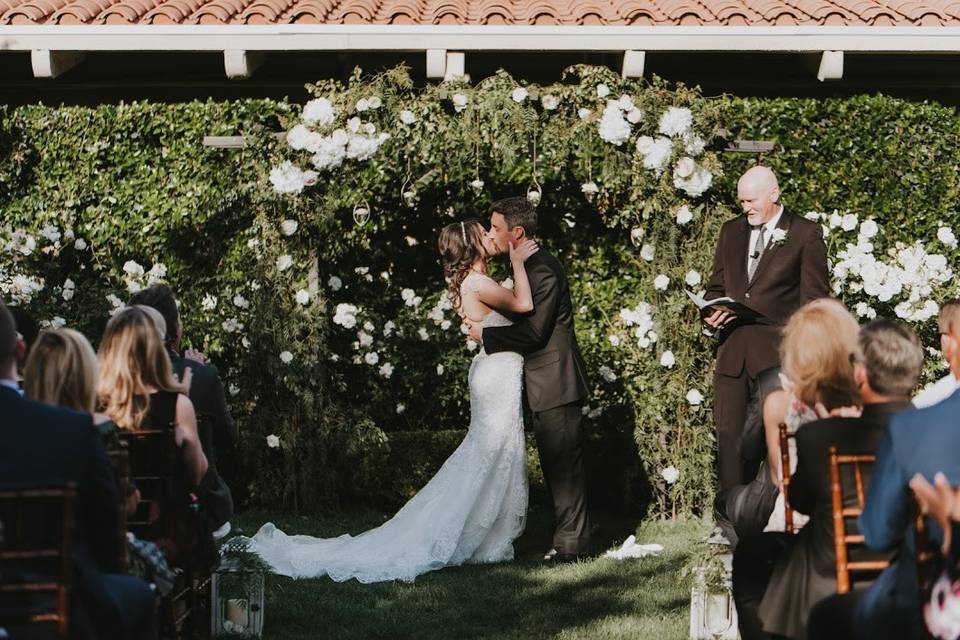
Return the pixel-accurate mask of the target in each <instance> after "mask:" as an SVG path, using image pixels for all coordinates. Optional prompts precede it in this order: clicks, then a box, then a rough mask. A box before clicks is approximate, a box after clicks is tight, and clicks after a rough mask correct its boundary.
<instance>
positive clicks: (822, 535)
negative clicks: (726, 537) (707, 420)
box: [760, 401, 910, 638]
mask: <svg viewBox="0 0 960 640" xmlns="http://www.w3.org/2000/svg"><path fill="white" fill-rule="evenodd" d="M909 407H910V403H909V402H907V401H901V402H888V403H883V404H870V405H866V406H865V407H864V409H863V415H861V416H860V417H859V418H826V419H824V420H816V421H814V422H809V423H807V424H805V425H803V426H801V427H800V429H799V430H798V431H797V469H796V472H795V473H794V474H793V477H792V479H791V481H790V505H791V506H792V507H793V508H794V509H796V510H797V511H799V512H800V513H805V514H807V515H809V516H810V521H809V522H808V523H807V524H806V526H804V527H803V528H802V529H801V530H800V533H798V534H797V535H796V536H795V539H794V541H793V544H792V546H791V547H790V548H789V550H788V551H787V552H786V553H784V555H783V556H782V557H781V558H779V559H778V562H777V565H776V567H775V568H774V572H773V575H772V577H771V580H770V586H769V587H767V592H766V593H765V594H764V599H763V602H762V603H761V605H760V616H761V619H762V620H763V627H764V629H765V630H767V631H770V632H772V633H780V634H782V635H785V636H787V637H791V638H800V637H803V629H804V628H805V627H806V621H807V617H808V616H809V614H810V610H811V609H812V608H813V605H815V604H816V603H817V602H819V601H820V600H821V599H823V598H825V597H826V596H829V595H831V594H833V593H835V592H836V589H837V580H836V575H837V574H836V567H835V559H836V555H835V547H834V542H833V501H832V494H831V491H830V458H829V452H830V447H836V448H837V451H838V452H839V453H841V454H861V453H874V452H875V451H876V449H877V446H878V444H879V442H880V439H881V437H882V436H883V433H884V429H885V428H886V425H887V423H888V422H889V420H890V418H891V416H892V415H894V414H895V413H896V412H898V411H903V410H904V409H908V408H909ZM864 472H865V473H864V476H865V477H864V481H865V482H869V477H870V471H869V469H868V468H864ZM844 488H845V489H846V492H845V494H844V504H845V505H847V506H852V505H853V504H855V500H856V491H855V488H854V485H853V482H852V474H851V477H850V479H847V480H846V481H845V482H844Z"/></svg>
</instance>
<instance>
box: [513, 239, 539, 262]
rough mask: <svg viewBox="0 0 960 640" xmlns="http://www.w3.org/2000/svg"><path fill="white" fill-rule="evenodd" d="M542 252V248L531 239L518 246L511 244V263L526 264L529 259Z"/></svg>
mask: <svg viewBox="0 0 960 640" xmlns="http://www.w3.org/2000/svg"><path fill="white" fill-rule="evenodd" d="M539 250H540V246H539V245H537V241H536V240H533V239H531V238H526V239H525V240H523V241H522V242H520V243H519V244H517V245H516V246H514V244H513V243H512V242H511V243H510V261H511V262H521V263H523V262H526V261H527V259H528V258H529V257H530V256H532V255H533V254H535V253H536V252H537V251H539Z"/></svg>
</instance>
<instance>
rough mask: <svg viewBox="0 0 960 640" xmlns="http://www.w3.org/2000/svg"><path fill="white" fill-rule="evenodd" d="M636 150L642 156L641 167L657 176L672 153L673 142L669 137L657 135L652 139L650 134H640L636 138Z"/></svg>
mask: <svg viewBox="0 0 960 640" xmlns="http://www.w3.org/2000/svg"><path fill="white" fill-rule="evenodd" d="M637 151H638V152H639V153H640V155H642V156H643V167H644V168H645V169H650V170H651V171H653V172H654V173H656V174H657V175H658V176H659V175H660V174H661V173H663V170H664V169H665V168H666V166H667V162H668V161H669V160H670V155H671V154H672V153H673V142H671V141H670V138H664V137H659V138H657V139H656V140H654V139H653V138H651V137H650V136H640V137H639V138H637Z"/></svg>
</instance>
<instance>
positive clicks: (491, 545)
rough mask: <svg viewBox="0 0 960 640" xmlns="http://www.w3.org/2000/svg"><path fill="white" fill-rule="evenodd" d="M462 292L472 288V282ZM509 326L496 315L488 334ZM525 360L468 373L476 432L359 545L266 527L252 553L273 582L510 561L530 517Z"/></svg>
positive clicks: (499, 356) (388, 575) (482, 357)
mask: <svg viewBox="0 0 960 640" xmlns="http://www.w3.org/2000/svg"><path fill="white" fill-rule="evenodd" d="M473 277H484V276H480V275H477V276H473V275H471V276H470V277H468V279H467V281H465V282H464V286H469V284H468V283H469V281H470V278H473ZM508 324H510V321H509V320H507V319H506V318H504V317H503V316H502V315H500V314H499V313H497V312H495V311H492V312H490V313H489V314H488V315H487V317H486V318H485V319H484V321H483V326H484V327H490V326H504V325H508ZM522 374H523V358H522V357H521V356H520V355H519V354H516V353H509V352H504V353H496V354H492V355H488V354H486V353H484V352H483V351H482V350H481V351H480V353H479V354H478V355H477V356H476V357H475V358H474V359H473V363H472V364H471V365H470V375H469V378H468V380H469V385H470V427H469V430H468V431H467V435H466V437H465V438H464V440H463V442H462V443H461V444H460V446H459V447H458V448H457V450H456V451H454V452H453V454H452V455H451V456H450V457H449V458H447V460H446V462H444V463H443V466H442V467H441V468H440V470H439V471H438V472H437V474H436V475H435V476H433V478H432V479H431V480H430V482H428V483H427V485H426V486H425V487H424V488H423V489H421V490H420V492H419V493H417V495H415V496H414V497H413V498H411V499H410V501H409V502H407V504H406V505H404V506H403V508H402V509H400V511H398V512H397V514H396V515H395V516H393V518H391V519H390V520H388V521H387V522H385V523H384V524H382V525H380V526H379V527H377V528H376V529H371V530H369V531H366V532H364V533H362V534H360V535H358V536H356V537H352V536H350V535H343V536H340V537H339V538H326V539H324V538H313V537H310V536H301V535H295V536H290V535H287V534H285V533H284V532H282V531H280V530H279V529H277V528H276V527H275V526H274V525H273V524H270V523H268V524H265V525H264V526H263V527H262V528H261V529H260V531H258V532H257V534H256V535H255V536H254V537H253V538H252V540H251V546H250V550H251V551H255V552H256V553H258V554H260V556H261V557H262V558H263V559H264V560H265V561H266V562H267V564H269V565H270V566H271V567H272V568H273V571H274V572H275V573H279V574H281V575H286V576H290V577H293V578H316V577H320V576H324V575H328V576H330V577H331V578H332V579H334V580H336V581H337V582H342V581H344V580H349V579H351V578H356V579H357V580H358V581H360V582H382V581H386V580H405V581H412V580H413V579H414V578H416V577H417V576H419V575H421V574H424V573H426V572H428V571H433V570H435V569H441V568H443V567H449V566H455V565H460V564H463V563H464V562H478V563H479V562H501V561H506V560H512V559H513V540H514V539H516V538H517V537H518V536H519V535H520V534H521V533H522V532H523V527H524V521H525V519H526V513H527V472H526V446H525V443H524V436H523V414H522V405H521V390H522Z"/></svg>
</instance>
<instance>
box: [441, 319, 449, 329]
mask: <svg viewBox="0 0 960 640" xmlns="http://www.w3.org/2000/svg"><path fill="white" fill-rule="evenodd" d="M450 327H451V323H450V321H449V320H444V321H443V322H441V323H440V328H441V329H443V330H444V331H446V330H447V329H449V328H450Z"/></svg>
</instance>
